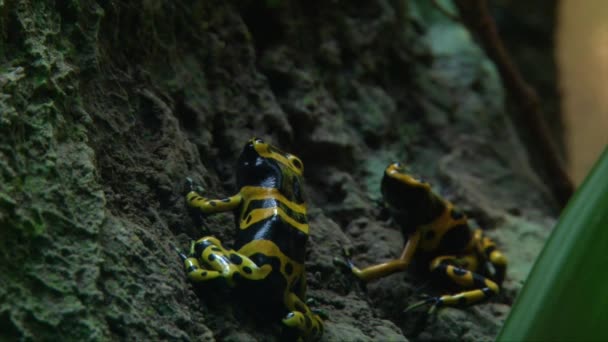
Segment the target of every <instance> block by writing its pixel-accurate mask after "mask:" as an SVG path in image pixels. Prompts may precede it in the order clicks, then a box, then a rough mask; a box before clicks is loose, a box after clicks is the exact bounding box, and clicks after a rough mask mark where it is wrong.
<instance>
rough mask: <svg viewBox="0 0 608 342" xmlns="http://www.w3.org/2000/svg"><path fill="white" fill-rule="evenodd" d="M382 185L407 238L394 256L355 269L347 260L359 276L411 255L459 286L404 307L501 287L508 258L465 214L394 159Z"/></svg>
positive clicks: (482, 294)
mask: <svg viewBox="0 0 608 342" xmlns="http://www.w3.org/2000/svg"><path fill="white" fill-rule="evenodd" d="M381 191H382V196H383V200H384V202H385V205H386V207H387V208H388V211H389V212H390V213H391V215H392V217H393V218H394V220H395V221H396V223H398V224H399V225H400V226H401V229H402V232H403V234H404V236H405V237H406V239H407V243H406V245H405V247H404V249H403V251H402V253H401V256H400V257H399V259H395V260H392V261H388V262H385V263H381V264H377V265H373V266H369V267H367V268H364V269H359V268H357V267H355V266H354V265H353V263H352V262H351V261H350V260H349V261H348V264H349V266H350V269H351V271H352V272H353V273H354V274H355V276H357V277H358V278H359V279H361V280H363V281H370V280H373V279H378V278H381V277H384V276H386V275H389V274H392V273H395V272H399V271H403V270H405V269H406V268H407V267H408V265H409V264H410V262H411V261H412V259H413V258H416V260H423V262H425V263H426V262H428V265H429V270H430V272H431V274H432V275H434V276H436V277H437V278H438V279H439V280H441V281H442V282H447V283H452V284H454V285H456V286H457V287H460V288H463V291H462V292H459V293H456V294H448V295H443V296H439V297H429V298H427V299H425V300H423V301H420V302H417V303H415V304H414V305H411V306H410V307H408V308H407V309H406V311H408V310H411V309H414V308H417V307H419V306H423V305H431V307H430V310H429V312H432V311H434V310H435V308H437V307H440V306H444V305H447V306H456V305H465V304H471V303H475V302H478V301H480V300H483V299H485V298H488V297H490V296H492V295H495V294H497V293H498V292H499V290H500V285H501V284H502V281H503V279H504V276H505V271H506V267H507V259H506V258H505V256H504V255H503V254H502V253H501V252H500V251H498V250H497V249H496V244H495V243H494V242H493V241H492V240H490V239H489V238H488V237H485V236H484V235H483V232H482V230H481V229H475V230H473V229H472V228H471V227H470V225H469V223H468V219H467V217H466V216H465V214H464V213H463V212H462V211H460V210H458V209H456V208H455V207H454V205H453V204H452V203H450V202H449V201H447V200H445V199H443V198H441V197H440V196H439V195H437V194H436V193H434V192H433V191H432V190H431V186H430V184H428V183H427V182H424V181H421V180H418V179H416V178H414V177H413V176H411V175H410V174H408V173H406V172H405V167H404V166H402V165H401V164H399V163H393V164H391V165H389V166H388V167H387V168H386V170H385V171H384V176H383V178H382V185H381Z"/></svg>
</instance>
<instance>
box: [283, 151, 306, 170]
mask: <svg viewBox="0 0 608 342" xmlns="http://www.w3.org/2000/svg"><path fill="white" fill-rule="evenodd" d="M287 158H288V159H289V161H290V162H291V165H292V166H293V167H295V168H296V169H297V170H300V171H302V169H304V164H302V161H301V160H300V159H299V158H298V157H296V156H294V155H291V154H290V155H289V156H288V157H287Z"/></svg>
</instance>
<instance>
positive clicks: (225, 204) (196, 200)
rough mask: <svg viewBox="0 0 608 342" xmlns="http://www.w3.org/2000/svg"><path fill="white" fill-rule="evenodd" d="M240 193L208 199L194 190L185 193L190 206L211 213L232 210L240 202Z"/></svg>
mask: <svg viewBox="0 0 608 342" xmlns="http://www.w3.org/2000/svg"><path fill="white" fill-rule="evenodd" d="M242 200H243V199H242V197H241V194H240V193H238V194H236V195H234V196H230V197H226V198H223V199H210V198H206V197H203V196H201V195H199V194H198V193H197V192H196V191H190V192H189V193H188V194H187V195H186V201H187V202H188V205H189V206H190V207H192V208H197V209H199V210H200V211H202V212H203V213H204V214H213V213H218V212H222V211H229V210H234V209H236V207H238V206H239V204H241V201H242Z"/></svg>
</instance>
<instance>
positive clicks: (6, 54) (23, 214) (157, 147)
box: [0, 0, 554, 341]
mask: <svg viewBox="0 0 608 342" xmlns="http://www.w3.org/2000/svg"><path fill="white" fill-rule="evenodd" d="M0 39H1V41H0V43H1V44H0V46H2V48H0V61H1V63H0V89H1V92H0V184H1V185H2V186H1V187H0V226H1V229H0V250H1V251H2V252H1V253H0V274H1V275H2V277H0V339H19V338H22V339H25V340H50V339H57V338H62V339H69V340H108V339H124V340H185V341H188V340H195V341H203V340H204V341H207V340H213V339H217V340H227V341H229V340H233V341H247V340H277V339H278V338H279V336H280V334H279V330H280V325H279V324H278V322H266V321H264V320H263V319H260V318H259V317H257V316H258V315H257V312H253V313H252V312H250V311H248V310H246V309H244V308H241V307H240V306H239V305H238V303H236V301H235V300H233V297H232V296H231V295H230V292H229V291H223V289H221V288H220V289H212V290H209V289H201V288H199V287H194V286H192V285H191V284H189V283H188V282H187V281H186V279H185V275H184V272H183V270H182V265H181V263H180V260H179V258H178V257H177V255H175V252H174V250H173V246H181V247H182V248H184V247H186V246H187V245H188V244H189V241H190V240H191V239H196V238H199V237H200V236H202V235H203V234H214V235H217V236H218V237H219V238H220V239H222V240H223V241H225V242H226V243H227V244H229V243H230V241H231V239H232V236H233V234H232V232H233V229H234V223H233V220H232V217H231V215H228V214H221V215H216V216H213V217H210V218H208V219H207V220H205V223H204V226H203V227H197V226H196V225H195V223H194V222H192V220H191V219H190V218H189V216H188V214H187V212H186V209H185V206H184V200H183V194H182V192H183V187H182V185H183V182H184V180H185V178H186V177H192V178H193V179H194V180H195V181H196V182H197V183H199V184H201V185H202V186H203V187H204V189H205V191H206V192H208V193H209V194H211V195H217V196H220V195H226V194H232V193H234V192H235V191H236V190H237V189H235V188H234V185H233V184H234V171H235V170H234V164H235V161H236V158H237V156H238V153H239V151H240V149H241V147H242V145H243V144H244V142H245V141H246V139H247V138H249V137H250V136H253V135H256V136H261V137H263V138H266V139H268V140H271V141H273V142H274V143H275V144H277V145H279V146H281V147H282V148H283V149H285V150H287V151H291V152H294V153H295V154H297V155H298V156H300V157H301V158H302V160H303V161H304V164H305V178H306V181H307V189H306V193H307V197H308V199H309V207H310V221H311V230H312V234H311V239H310V248H309V255H308V261H307V270H308V280H309V296H310V297H311V298H312V299H313V300H314V302H315V304H314V307H315V308H317V309H320V310H322V311H324V312H325V313H326V314H327V315H328V319H327V321H326V329H327V331H326V335H325V337H324V340H327V341H330V340H331V341H355V340H356V341H368V340H383V341H384V340H386V341H388V340H391V341H406V340H408V339H409V340H431V339H432V340H437V339H448V340H491V339H492V338H493V337H494V335H495V334H496V332H497V331H498V329H499V327H500V324H501V322H502V321H503V320H504V318H505V317H506V314H507V313H508V309H509V305H510V304H511V303H512V301H513V298H514V296H515V295H516V293H517V291H518V290H519V288H520V286H521V282H522V281H523V279H524V277H525V275H526V273H527V272H528V270H529V268H530V265H531V262H532V260H533V259H534V256H535V253H537V252H538V250H539V248H540V245H541V244H542V241H543V239H544V238H545V237H546V236H547V234H548V228H549V227H550V226H551V225H552V223H553V220H552V217H553V215H554V212H553V208H552V202H551V201H552V199H551V198H550V196H549V195H548V192H547V191H546V190H545V189H544V188H543V187H542V185H540V182H539V181H538V179H537V178H536V176H535V175H534V173H533V172H532V171H531V169H530V167H529V165H528V163H527V161H526V160H527V157H526V155H525V150H524V149H523V147H522V146H521V144H520V143H519V141H518V139H517V137H516V136H515V135H514V134H513V132H512V129H511V128H510V127H511V124H510V123H509V120H508V118H507V117H506V115H505V112H504V103H503V98H504V96H503V92H502V88H501V86H500V83H499V80H498V79H497V76H496V72H495V70H494V68H493V66H492V65H491V63H490V62H489V61H488V60H487V59H486V58H485V57H484V55H483V54H482V53H481V52H480V50H479V49H478V48H477V47H476V46H475V44H474V43H473V42H472V40H471V39H470V37H469V36H468V34H467V33H466V31H464V29H463V28H462V27H461V26H460V25H459V24H458V23H455V22H452V21H450V20H449V19H447V18H445V17H443V16H442V14H441V13H440V12H438V11H437V10H436V9H435V8H434V7H432V6H431V5H430V2H428V1H422V0H421V1H404V0H401V1H399V0H398V1H386V0H385V1H382V0H381V1H374V2H368V1H356V2H348V3H346V2H335V1H318V2H305V1H278V2H270V1H267V2H259V1H243V2H225V1H205V2H198V3H197V4H195V5H192V4H190V3H189V2H184V1H155V2H150V1H143V2H138V1H133V2H129V3H125V2H119V1H107V2H97V1H77V0H72V1H64V2H60V3H59V2H58V3H57V4H56V5H53V6H51V5H50V4H47V3H46V2H36V1H34V2H24V1H4V2H1V1H0ZM395 160H400V161H403V162H406V163H408V164H409V165H410V166H411V168H412V170H413V171H415V172H417V173H419V174H422V175H425V177H426V178H428V179H430V180H431V181H432V182H433V184H434V185H435V186H436V188H437V189H438V190H439V191H440V192H441V193H443V194H444V195H445V196H446V197H447V198H449V199H451V200H454V201H455V202H457V203H458V204H459V205H460V206H461V207H462V208H463V209H465V211H467V213H469V214H471V216H473V217H475V218H476V219H477V221H478V223H479V224H480V225H481V226H483V227H484V228H487V229H488V234H489V235H490V236H492V237H494V238H495V239H496V240H497V242H498V243H499V244H500V245H501V246H502V248H503V250H504V251H505V252H506V254H507V257H509V258H510V260H511V264H510V269H509V273H508V276H507V281H506V284H505V291H504V292H503V294H501V295H500V296H498V298H496V299H493V300H492V301H490V302H489V303H485V304H480V305H476V306H474V307H471V308H467V309H445V310H440V312H439V313H438V315H437V316H436V317H435V318H434V319H430V320H428V321H426V320H425V319H424V317H423V316H424V315H422V314H421V313H420V312H410V313H408V314H407V315H404V314H403V313H402V311H403V308H405V307H406V306H407V305H409V304H411V303H413V302H414V301H416V300H417V298H418V297H417V296H418V295H419V294H420V293H421V291H420V290H418V289H419V288H420V287H423V288H424V290H423V292H437V291H441V289H440V288H435V287H428V286H427V287H424V286H423V285H424V284H425V282H426V280H425V279H421V278H420V277H419V276H417V275H415V274H410V273H408V272H406V273H403V274H396V275H392V276H390V277H387V278H386V279H382V280H379V281H377V282H374V283H372V284H369V285H368V286H367V289H366V291H364V290H365V289H363V288H362V287H361V286H359V284H357V283H356V282H355V281H354V280H353V279H352V277H351V276H350V275H348V274H345V273H344V272H343V270H342V268H341V267H339V266H336V265H335V264H334V262H333V260H334V257H339V256H340V255H341V250H342V247H348V248H351V249H352V251H353V254H354V256H355V260H356V261H357V262H358V263H359V264H361V265H365V264H371V263H374V262H378V261H381V260H388V259H391V258H394V257H395V256H397V255H399V253H400V251H401V248H402V246H403V237H402V236H401V235H400V233H399V230H398V229H397V227H395V226H394V225H393V224H392V223H391V222H390V220H387V219H388V218H387V217H385V215H383V213H382V212H381V211H380V210H379V208H378V206H377V202H376V201H377V200H378V199H379V198H380V195H379V188H378V184H379V180H380V176H381V173H382V171H383V169H384V167H385V165H386V164H387V163H388V162H391V161H395ZM522 241H523V244H522ZM522 245H523V246H524V247H525V248H526V249H525V250H522V247H521V246H522ZM209 292H213V293H209ZM406 337H407V338H406Z"/></svg>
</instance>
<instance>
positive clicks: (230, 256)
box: [180, 138, 323, 340]
mask: <svg viewBox="0 0 608 342" xmlns="http://www.w3.org/2000/svg"><path fill="white" fill-rule="evenodd" d="M303 171H304V165H303V164H302V161H301V160H300V159H299V158H298V157H296V156H294V155H293V154H290V153H286V152H283V151H281V150H279V149H278V148H276V147H274V146H272V145H270V144H268V143H265V142H264V141H263V140H261V139H258V138H253V139H251V140H250V141H249V142H247V144H246V145H245V147H244V148H243V151H242V153H241V155H240V157H239V159H238V162H237V174H236V183H237V188H238V189H240V190H239V192H238V193H237V194H236V195H234V196H230V197H227V198H224V199H209V198H205V197H203V196H202V195H200V194H198V193H197V192H195V191H190V192H189V193H188V194H187V195H186V199H187V203H188V205H189V206H191V207H193V208H195V209H198V210H200V211H201V212H202V213H203V214H211V213H217V212H222V211H234V213H235V219H236V223H237V233H236V238H235V242H234V246H233V249H228V248H225V247H224V246H223V245H222V243H221V242H220V241H219V240H218V239H217V238H215V237H213V236H206V237H203V238H201V239H199V240H198V241H196V242H193V244H192V246H191V248H190V254H189V256H186V255H184V254H181V253H180V255H181V257H182V259H183V261H184V266H185V269H186V272H187V274H188V278H189V279H190V280H191V281H193V282H207V281H209V280H212V279H216V278H223V279H224V280H225V281H226V282H227V284H229V285H230V286H235V285H237V284H238V285H239V286H240V287H243V286H248V287H249V288H250V289H251V292H250V297H252V298H257V299H259V298H262V300H261V301H262V303H263V305H264V306H265V307H278V308H279V311H281V312H282V314H283V319H282V322H283V323H284V324H285V326H286V327H287V329H288V330H292V331H296V335H297V336H299V337H300V338H303V339H307V340H308V339H317V338H319V337H320V336H321V334H322V332H323V322H322V320H321V319H320V317H319V316H318V315H316V314H314V313H313V312H312V311H311V309H310V308H309V307H308V305H306V303H305V293H306V274H305V271H304V259H305V252H306V244H307V240H308V234H309V226H308V220H307V216H306V203H305V202H304V198H303V194H302V174H303ZM245 291H247V289H245Z"/></svg>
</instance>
